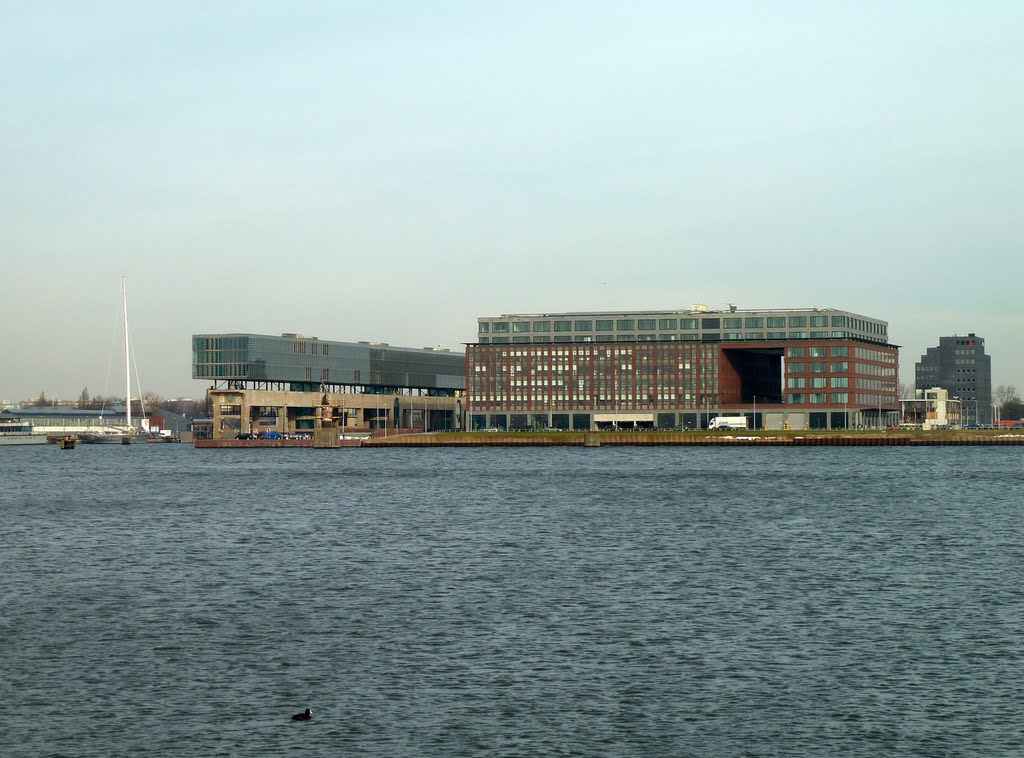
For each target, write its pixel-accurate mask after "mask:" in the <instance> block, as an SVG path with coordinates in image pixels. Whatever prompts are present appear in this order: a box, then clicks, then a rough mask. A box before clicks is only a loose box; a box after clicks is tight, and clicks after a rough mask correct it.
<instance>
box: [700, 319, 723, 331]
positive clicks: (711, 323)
mask: <svg viewBox="0 0 1024 758" xmlns="http://www.w3.org/2000/svg"><path fill="white" fill-rule="evenodd" d="M721 321H722V320H721V319H719V318H702V319H701V320H700V328H701V329H720V328H721Z"/></svg>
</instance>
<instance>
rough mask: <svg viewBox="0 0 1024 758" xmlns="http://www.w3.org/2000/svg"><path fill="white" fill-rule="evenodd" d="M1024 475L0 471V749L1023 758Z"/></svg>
mask: <svg viewBox="0 0 1024 758" xmlns="http://www.w3.org/2000/svg"><path fill="white" fill-rule="evenodd" d="M1022 462H1024V451H1021V450H1019V449H1013V448H1005V449H985V448H962V449H961V448H936V449H919V448H890V449H884V448H880V449H870V448H855V449H850V448H838V449H827V448H808V449H795V450H786V449H766V450H747V449H730V450H708V449H700V448H693V449H687V448H659V449H649V450H647V449H635V448H634V449H629V450H615V449H607V448H602V449H599V450H594V449H538V450H534V449H515V450H504V449H474V450H457V451H443V450H436V449H435V450H430V449H428V450H394V451H381V450H341V451H337V450H333V451H310V450H274V451H197V450H193V449H191V448H190V447H187V446H174V445H159V446H158V445H150V446H136V447H132V448H120V447H113V446H111V447H106V446H95V447H79V448H78V449H77V450H74V451H59V450H57V449H55V448H54V447H51V446H45V447H40V448H35V447H25V448H10V447H8V448H6V449H0V482H2V486H0V550H2V552H0V564H2V565H0V568H2V571H0V674H2V676H0V698H2V708H0V754H2V755H4V756H20V755H33V756H34V755H74V756H80V755H126V754H151V755H190V756H191V755H195V756H198V755H203V756H207V755H230V756H245V755H252V756H263V755H284V754H296V755H302V754H305V755H346V756H359V755H374V756H461V755H466V756H547V755H554V756H605V755H607V756H662V755H664V756H687V755H693V756H762V755H763V756H770V755H785V756H792V755H807V756H834V755H844V756H850V755H854V756H857V755H863V756H880V755H887V756H891V755H934V756H945V755H949V756H961V755H977V756H996V755H1021V754H1022V753H1024V713H1022V711H1024V604H1022V600H1024V535H1022V528H1021V524H1022V518H1021V517H1022V512H1024V507H1022V506H1024V474H1022ZM307 706H309V707H312V708H313V709H314V718H313V720H312V721H310V722H308V723H301V722H292V721H291V720H290V719H289V716H290V715H291V714H292V713H295V712H297V711H299V710H301V709H303V708H305V707H307Z"/></svg>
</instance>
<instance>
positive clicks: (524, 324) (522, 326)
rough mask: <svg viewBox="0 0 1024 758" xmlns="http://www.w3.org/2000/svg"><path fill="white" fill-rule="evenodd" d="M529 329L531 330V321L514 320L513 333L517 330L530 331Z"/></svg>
mask: <svg viewBox="0 0 1024 758" xmlns="http://www.w3.org/2000/svg"><path fill="white" fill-rule="evenodd" d="M528 331H530V322H529V321H513V322H512V332H513V334H514V333H516V332H528Z"/></svg>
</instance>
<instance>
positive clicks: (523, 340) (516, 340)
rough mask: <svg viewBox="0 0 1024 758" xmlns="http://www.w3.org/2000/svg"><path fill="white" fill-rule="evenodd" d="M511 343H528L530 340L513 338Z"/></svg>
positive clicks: (527, 338)
mask: <svg viewBox="0 0 1024 758" xmlns="http://www.w3.org/2000/svg"><path fill="white" fill-rule="evenodd" d="M512 341H513V342H529V341H530V338H529V337H513V338H512Z"/></svg>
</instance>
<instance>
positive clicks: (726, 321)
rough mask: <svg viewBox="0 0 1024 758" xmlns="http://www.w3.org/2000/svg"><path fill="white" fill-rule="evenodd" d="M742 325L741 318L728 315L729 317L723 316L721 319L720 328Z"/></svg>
mask: <svg viewBox="0 0 1024 758" xmlns="http://www.w3.org/2000/svg"><path fill="white" fill-rule="evenodd" d="M742 327H743V319H741V318H735V317H730V318H723V319H722V328H723V329H740V328H742Z"/></svg>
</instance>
